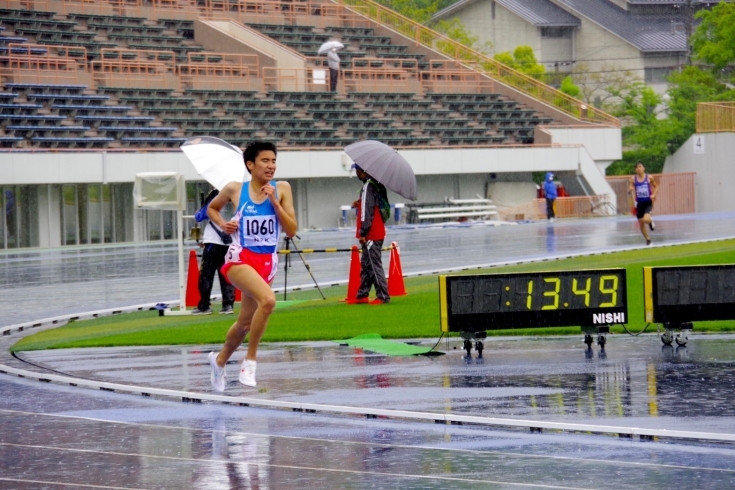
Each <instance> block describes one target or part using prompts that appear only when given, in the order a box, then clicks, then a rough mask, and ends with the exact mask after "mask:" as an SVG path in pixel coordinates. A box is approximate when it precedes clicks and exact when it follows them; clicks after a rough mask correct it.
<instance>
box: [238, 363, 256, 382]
mask: <svg viewBox="0 0 735 490" xmlns="http://www.w3.org/2000/svg"><path fill="white" fill-rule="evenodd" d="M240 383H242V384H244V385H245V386H252V387H255V361H249V360H247V359H245V360H244V361H242V365H241V366H240Z"/></svg>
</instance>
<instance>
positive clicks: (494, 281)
mask: <svg viewBox="0 0 735 490" xmlns="http://www.w3.org/2000/svg"><path fill="white" fill-rule="evenodd" d="M439 296H440V299H439V304H440V322H441V329H442V331H444V332H479V331H486V330H498V329H507V328H533V327H551V326H572V325H579V326H600V325H611V324H618V323H627V321H628V305H627V292H626V282H625V269H600V270H583V271H564V272H529V273H522V274H483V275H464V276H439Z"/></svg>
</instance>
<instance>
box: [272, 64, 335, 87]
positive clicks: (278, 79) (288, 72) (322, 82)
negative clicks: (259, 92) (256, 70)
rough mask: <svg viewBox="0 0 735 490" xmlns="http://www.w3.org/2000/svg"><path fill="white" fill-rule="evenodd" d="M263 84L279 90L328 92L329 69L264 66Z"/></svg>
mask: <svg viewBox="0 0 735 490" xmlns="http://www.w3.org/2000/svg"><path fill="white" fill-rule="evenodd" d="M263 86H264V88H265V89H266V90H268V91H277V92H327V91H328V90H329V71H328V70H326V69H323V68H275V67H270V66H264V67H263Z"/></svg>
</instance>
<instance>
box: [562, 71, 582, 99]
mask: <svg viewBox="0 0 735 490" xmlns="http://www.w3.org/2000/svg"><path fill="white" fill-rule="evenodd" d="M559 90H560V91H561V92H564V93H565V94H567V95H570V96H572V97H575V98H579V95H580V94H581V92H582V91H581V89H580V88H579V87H578V86H576V85H575V84H574V81H572V77H571V76H570V75H567V76H566V77H564V79H563V80H562V81H561V85H560V86H559Z"/></svg>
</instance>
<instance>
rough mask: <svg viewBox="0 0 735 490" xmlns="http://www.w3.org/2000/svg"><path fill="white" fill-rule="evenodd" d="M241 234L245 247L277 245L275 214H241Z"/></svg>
mask: <svg viewBox="0 0 735 490" xmlns="http://www.w3.org/2000/svg"><path fill="white" fill-rule="evenodd" d="M242 236H243V238H244V239H245V243H243V245H244V246H246V247H263V246H265V247H268V246H276V245H278V221H277V220H276V216H275V215H273V214H271V215H264V216H243V230H242Z"/></svg>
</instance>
